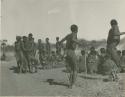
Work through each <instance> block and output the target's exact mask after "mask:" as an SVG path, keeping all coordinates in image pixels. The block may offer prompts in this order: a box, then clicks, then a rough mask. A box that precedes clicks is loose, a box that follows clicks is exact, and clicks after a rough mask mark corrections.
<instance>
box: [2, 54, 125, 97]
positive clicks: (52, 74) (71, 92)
mask: <svg viewBox="0 0 125 97" xmlns="http://www.w3.org/2000/svg"><path fill="white" fill-rule="evenodd" d="M15 67H16V60H15V58H14V56H13V54H11V53H10V54H8V60H7V61H6V62H1V73H0V74H1V78H0V82H1V83H0V95H1V96H94V97H95V96H104V97H125V96H123V92H124V91H123V90H124V87H123V85H124V86H125V83H124V82H125V81H123V80H124V79H125V74H123V73H122V74H119V76H120V80H119V82H104V81H103V79H104V78H106V77H107V76H101V75H86V74H84V73H81V74H78V78H77V81H76V84H75V86H74V87H73V89H68V88H67V84H68V77H67V75H68V74H67V73H65V72H63V70H65V68H64V67H62V68H56V69H48V70H40V69H39V70H38V73H33V74H30V73H26V74H18V73H16V72H15V71H14V68H15ZM48 79H53V80H54V82H53V84H52V85H50V84H49V82H47V80H48Z"/></svg>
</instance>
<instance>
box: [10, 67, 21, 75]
mask: <svg viewBox="0 0 125 97" xmlns="http://www.w3.org/2000/svg"><path fill="white" fill-rule="evenodd" d="M9 70H12V71H13V73H19V71H18V68H17V67H16V66H12V67H11V68H9Z"/></svg>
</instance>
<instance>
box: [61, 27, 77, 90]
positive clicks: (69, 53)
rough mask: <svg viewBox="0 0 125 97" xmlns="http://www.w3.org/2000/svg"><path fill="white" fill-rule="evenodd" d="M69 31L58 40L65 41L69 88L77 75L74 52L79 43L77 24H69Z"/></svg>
mask: <svg viewBox="0 0 125 97" xmlns="http://www.w3.org/2000/svg"><path fill="white" fill-rule="evenodd" d="M71 32H72V33H71V34H68V35H67V36H66V37H65V38H63V39H62V40H61V41H60V44H61V43H63V42H64V41H66V63H67V64H68V65H69V67H70V77H69V81H70V85H69V88H72V86H73V85H74V83H75V81H76V76H77V57H76V54H75V49H76V44H79V42H78V40H77V32H78V27H77V25H71Z"/></svg>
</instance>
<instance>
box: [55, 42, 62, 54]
mask: <svg viewBox="0 0 125 97" xmlns="http://www.w3.org/2000/svg"><path fill="white" fill-rule="evenodd" d="M56 53H57V54H58V55H60V54H61V45H60V43H59V42H56Z"/></svg>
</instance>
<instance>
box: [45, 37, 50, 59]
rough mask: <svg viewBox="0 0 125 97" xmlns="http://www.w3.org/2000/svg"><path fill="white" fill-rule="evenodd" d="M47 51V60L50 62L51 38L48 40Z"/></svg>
mask: <svg viewBox="0 0 125 97" xmlns="http://www.w3.org/2000/svg"><path fill="white" fill-rule="evenodd" d="M45 49H46V55H47V60H48V61H49V58H50V54H51V47H50V43H49V38H46V45H45Z"/></svg>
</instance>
